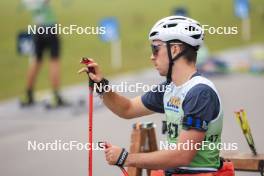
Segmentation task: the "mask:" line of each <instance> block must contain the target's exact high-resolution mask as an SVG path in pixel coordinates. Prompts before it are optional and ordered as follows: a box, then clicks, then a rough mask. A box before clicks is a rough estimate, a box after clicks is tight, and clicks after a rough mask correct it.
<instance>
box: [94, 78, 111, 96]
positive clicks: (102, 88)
mask: <svg viewBox="0 0 264 176" xmlns="http://www.w3.org/2000/svg"><path fill="white" fill-rule="evenodd" d="M95 85H96V87H95V91H96V93H98V94H99V95H102V94H103V93H104V92H105V87H106V86H108V85H109V81H108V80H107V79H105V78H103V79H102V80H101V81H100V82H95Z"/></svg>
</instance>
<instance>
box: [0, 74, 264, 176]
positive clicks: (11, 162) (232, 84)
mask: <svg viewBox="0 0 264 176" xmlns="http://www.w3.org/2000/svg"><path fill="white" fill-rule="evenodd" d="M111 80H112V82H114V83H120V82H121V81H126V82H128V83H129V84H132V83H136V82H142V83H145V84H157V83H159V82H161V81H162V78H161V77H160V76H159V75H158V74H157V73H156V72H155V70H145V71H142V72H137V73H134V74H127V75H123V76H122V77H115V78H111ZM211 80H212V81H213V82H214V83H215V84H216V86H217V88H218V90H219V92H220V95H221V97H222V102H223V104H224V111H225V117H224V129H223V134H222V141H223V142H236V143H238V152H246V153H250V150H249V147H248V146H247V143H246V140H245V139H244V136H243V135H242V132H241V130H240V128H239V126H238V124H237V122H236V120H235V118H234V115H233V112H234V110H235V109H237V108H240V107H243V108H245V109H246V112H247V114H248V118H249V123H250V125H251V130H252V133H253V136H254V139H255V143H256V148H257V150H258V152H259V153H264V148H263V145H264V141H263V136H262V134H263V131H262V130H263V124H264V118H263V111H262V110H263V100H264V93H263V90H264V80H263V76H254V75H250V74H231V75H226V76H218V77H212V78H211ZM86 86H87V85H86V84H82V85H78V86H73V87H68V88H66V89H64V91H63V94H64V95H65V96H66V97H67V98H68V99H69V100H71V101H72V102H77V101H78V100H79V99H80V98H82V99H86V98H87V93H88V89H87V87H86ZM140 94H142V92H137V93H123V95H126V96H129V97H134V96H136V95H140ZM43 97H44V98H46V96H45V94H44V95H43ZM47 98H48V97H47ZM85 106H86V107H87V105H85ZM85 106H83V107H81V108H68V109H59V110H51V111H46V110H45V109H44V108H43V106H41V105H38V106H36V107H35V108H31V109H21V108H19V106H18V104H17V100H16V99H12V100H9V101H5V102H2V103H1V104H0V163H1V164H0V175H1V176H18V175H19V176H28V175H37V176H58V175H63V176H73V175H75V176H85V175H87V166H88V163H87V159H88V157H87V155H88V152H87V151H85V150H82V151H77V150H72V151H28V150H27V147H28V141H29V140H30V141H34V140H36V141H37V142H54V141H55V140H61V141H62V142H69V141H71V140H72V141H78V142H81V143H86V142H87V141H88V131H87V126H88V125H87V124H88V121H87V120H88V117H87V108H86V107H85ZM163 118H164V116H163V115H162V114H155V115H151V116H148V117H144V118H141V119H134V120H123V119H120V118H118V117H117V116H116V115H114V114H113V113H111V112H110V111H109V110H108V109H106V108H105V107H104V106H103V105H102V103H101V102H100V100H99V98H98V97H95V111H94V141H96V142H98V141H109V142H111V143H112V144H115V145H119V146H122V147H126V148H128V147H129V143H130V133H131V129H132V124H133V123H134V122H137V121H152V122H154V123H155V124H156V125H157V127H156V132H157V135H158V140H163V139H165V136H162V135H161V120H162V119H163ZM116 175H121V172H120V170H119V169H118V168H116V167H112V166H108V165H107V163H106V162H105V160H104V155H103V152H102V151H94V176H116ZM237 175H239V176H246V175H248V176H253V175H259V174H258V173H241V172H237Z"/></svg>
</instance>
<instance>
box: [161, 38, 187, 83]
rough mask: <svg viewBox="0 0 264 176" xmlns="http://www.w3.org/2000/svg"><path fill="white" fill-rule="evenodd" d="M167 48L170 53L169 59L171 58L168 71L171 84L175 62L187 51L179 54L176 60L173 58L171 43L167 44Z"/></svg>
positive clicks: (168, 79)
mask: <svg viewBox="0 0 264 176" xmlns="http://www.w3.org/2000/svg"><path fill="white" fill-rule="evenodd" d="M166 46H167V52H168V57H169V69H168V73H167V83H170V82H171V74H172V67H173V65H174V61H176V60H178V59H179V58H180V57H181V56H183V55H184V54H186V52H187V49H184V50H183V51H181V52H180V53H179V54H177V55H176V56H175V57H174V58H172V55H171V47H170V42H166Z"/></svg>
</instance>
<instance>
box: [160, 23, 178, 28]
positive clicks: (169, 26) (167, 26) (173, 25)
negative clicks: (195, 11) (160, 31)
mask: <svg viewBox="0 0 264 176" xmlns="http://www.w3.org/2000/svg"><path fill="white" fill-rule="evenodd" d="M177 25H178V23H172V24H166V25H163V28H171V27H175V26H177Z"/></svg>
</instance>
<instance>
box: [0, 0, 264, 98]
mask: <svg viewBox="0 0 264 176" xmlns="http://www.w3.org/2000/svg"><path fill="white" fill-rule="evenodd" d="M68 1H70V0H68ZM0 3H1V6H0V9H1V10H0V21H1V28H0V31H1V32H0V40H1V42H0V65H1V68H0V81H1V89H0V90H1V91H0V99H6V98H9V97H13V96H18V95H21V94H22V93H23V91H24V87H25V75H26V70H27V65H28V59H27V57H21V56H18V55H17V53H16V43H15V42H16V35H17V33H18V31H19V30H25V29H26V26H27V25H28V24H30V23H31V15H30V13H29V12H27V11H24V10H21V9H19V8H18V7H19V5H18V2H17V1H8V0H3V1H1V2H0ZM69 3H70V4H69V5H68V6H64V5H63V3H62V0H58V1H52V6H53V8H54V9H55V10H56V15H57V18H58V20H59V23H61V24H63V25H65V26H66V25H70V24H77V25H80V26H97V25H98V21H99V20H100V19H101V18H103V17H106V16H115V17H117V18H118V20H119V21H120V26H121V29H120V31H121V39H122V56H123V63H124V65H123V68H122V69H120V70H117V71H114V70H112V69H111V67H110V46H109V44H107V43H102V42H101V41H100V40H99V39H98V36H92V35H81V36H80V35H71V36H70V35H62V36H61V37H62V49H63V50H62V75H63V79H62V84H63V85H70V84H74V83H78V82H82V81H84V79H85V78H84V77H82V76H77V74H76V71H77V70H78V68H79V67H80V66H79V60H80V58H81V57H82V56H89V57H93V58H96V59H97V61H98V62H99V64H100V65H101V66H102V70H103V71H104V73H105V75H110V74H121V73H124V72H127V71H132V70H136V69H143V68H146V67H150V66H151V62H150V59H149V57H150V49H149V41H148V38H147V35H148V32H149V30H150V28H151V27H152V25H153V24H154V22H156V21H157V20H158V19H160V18H161V17H165V16H168V15H170V12H171V11H172V8H173V7H175V6H177V5H179V6H185V7H187V8H188V9H189V12H190V15H191V17H193V18H195V19H197V20H198V21H200V22H201V23H202V24H208V25H210V26H238V27H239V32H240V31H241V30H240V25H241V21H240V20H239V19H237V18H236V17H235V16H234V15H233V1H231V0H222V1H219V0H200V1H197V0H178V1H175V0H166V1H161V0H144V1H131V0H96V1H95V0H93V1H88V0H71V1H70V2H69ZM251 3H252V4H251V24H252V28H251V30H252V38H251V40H250V41H248V42H244V41H242V40H241V35H240V33H239V34H238V35H228V36H223V35H208V34H207V35H206V44H207V46H208V47H209V49H210V50H211V51H219V50H223V49H226V48H230V47H236V46H239V45H246V44H250V43H256V42H263V41H264V35H263V32H262V31H263V27H264V22H263V21H264V7H263V3H262V0H252V1H251ZM47 61H48V60H47V59H46V61H45V65H44V67H43V70H42V72H41V74H40V75H39V79H38V82H37V85H36V89H37V90H40V89H47V88H48V87H49V85H50V84H49V79H48V64H47Z"/></svg>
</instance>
